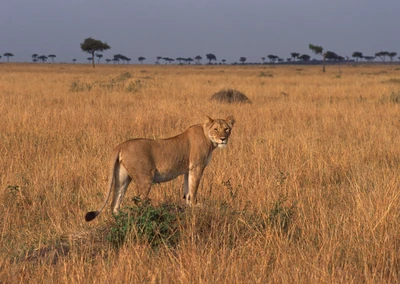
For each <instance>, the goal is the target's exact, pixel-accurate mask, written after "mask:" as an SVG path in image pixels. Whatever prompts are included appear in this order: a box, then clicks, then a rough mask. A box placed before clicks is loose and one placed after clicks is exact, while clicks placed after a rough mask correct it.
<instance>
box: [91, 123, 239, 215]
mask: <svg viewBox="0 0 400 284" xmlns="http://www.w3.org/2000/svg"><path fill="white" fill-rule="evenodd" d="M234 123H235V119H234V118H233V116H228V117H227V118H226V119H211V118H210V117H208V116H207V117H206V120H205V121H204V123H203V124H197V125H193V126H191V127H189V129H187V130H186V131H185V132H183V133H182V134H179V135H177V136H175V137H171V138H167V139H156V140H151V139H143V138H138V139H131V140H128V141H126V142H123V143H122V144H120V145H118V146H117V147H116V148H115V149H114V151H113V152H112V155H111V161H110V176H109V189H108V194H107V197H106V199H105V201H104V204H103V206H102V207H101V208H100V209H99V210H98V211H91V212H88V213H86V215H85V220H86V221H87V222H89V221H92V220H93V219H94V218H96V217H97V216H98V215H99V214H100V212H101V211H102V210H103V209H104V207H105V206H106V205H107V202H108V199H109V198H110V195H111V191H112V190H113V191H114V196H113V201H112V210H113V213H114V214H116V213H118V209H119V206H120V204H121V201H122V198H123V196H124V194H125V192H126V189H127V187H128V185H129V183H130V182H131V180H132V179H133V180H134V181H135V183H136V185H137V187H138V189H139V194H141V195H142V196H143V197H144V198H145V199H146V198H147V196H148V194H149V192H150V189H151V185H152V183H160V182H166V181H170V180H172V179H174V178H176V177H177V176H179V175H184V198H185V199H186V203H187V204H188V205H192V204H196V203H197V199H196V194H197V188H198V186H199V183H200V179H201V176H202V175H203V171H204V168H205V167H206V166H207V165H208V163H209V162H210V160H211V153H212V151H213V150H215V149H216V148H217V147H225V146H226V145H227V143H228V138H229V136H230V134H231V131H232V127H233V124H234Z"/></svg>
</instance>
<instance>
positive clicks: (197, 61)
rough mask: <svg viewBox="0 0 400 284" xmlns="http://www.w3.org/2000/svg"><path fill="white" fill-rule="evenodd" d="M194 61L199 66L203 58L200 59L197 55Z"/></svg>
mask: <svg viewBox="0 0 400 284" xmlns="http://www.w3.org/2000/svg"><path fill="white" fill-rule="evenodd" d="M194 59H195V60H196V64H197V65H199V64H201V63H200V61H201V60H202V59H203V57H201V56H200V55H197V56H196V57H195V58H194Z"/></svg>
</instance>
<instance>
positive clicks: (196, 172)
mask: <svg viewBox="0 0 400 284" xmlns="http://www.w3.org/2000/svg"><path fill="white" fill-rule="evenodd" d="M203 171H204V167H196V168H191V169H190V170H189V174H188V193H187V195H186V204H187V205H189V206H192V205H196V203H197V189H198V187H199V184H200V179H201V176H202V175H203ZM185 176H186V175H185Z"/></svg>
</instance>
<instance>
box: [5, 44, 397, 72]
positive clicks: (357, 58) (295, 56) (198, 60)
mask: <svg viewBox="0 0 400 284" xmlns="http://www.w3.org/2000/svg"><path fill="white" fill-rule="evenodd" d="M80 47H81V50H82V51H83V52H86V53H89V54H90V55H91V56H90V57H87V60H88V61H89V63H92V65H93V67H94V66H95V58H97V64H100V60H101V59H102V58H103V54H102V52H103V51H105V50H108V49H110V48H111V47H110V46H109V45H108V44H107V43H105V42H102V41H100V40H97V39H93V38H90V37H89V38H86V39H85V40H84V41H83V42H82V43H81V44H80ZM308 48H309V49H310V51H311V52H312V53H314V54H315V55H319V56H321V60H315V59H313V61H316V62H319V61H321V62H322V71H323V72H325V65H326V63H327V62H328V63H332V62H343V61H349V57H348V56H345V57H343V56H341V55H338V54H337V53H335V52H333V51H329V50H328V51H326V52H324V48H323V47H322V46H319V45H314V44H311V43H310V44H309V46H308ZM3 56H4V57H6V58H7V62H9V61H10V57H13V56H14V54H12V53H10V52H6V53H4V54H3ZM396 56H397V52H389V51H379V52H376V53H375V54H374V55H364V54H363V53H362V52H360V51H355V52H353V54H352V55H351V57H352V58H354V60H353V61H354V62H356V63H359V62H361V60H365V61H366V62H372V61H373V60H375V59H376V58H380V60H381V61H382V63H385V62H386V59H387V58H389V59H390V62H393V60H394V59H395V58H396ZM56 57H57V56H56V55H55V54H49V55H39V54H37V53H34V54H32V62H34V63H36V62H42V63H45V62H47V61H48V60H49V59H51V62H52V63H54V61H55V58H56ZM1 58H2V56H1V55H0V59H1ZM205 59H207V60H208V62H207V64H217V57H216V56H215V54H213V53H208V54H206V56H205ZM267 59H268V60H269V62H266V60H267ZM398 59H400V57H398ZM137 60H138V61H139V62H140V63H143V62H144V61H145V60H146V58H145V57H143V56H139V57H138V58H137ZM160 60H163V61H164V63H165V64H173V63H175V62H177V64H180V65H182V64H187V65H190V64H192V63H193V62H194V63H195V64H197V65H200V64H202V60H203V57H202V56H200V55H197V56H195V57H193V58H192V57H177V58H171V57H164V56H157V57H156V61H155V64H160ZM285 60H286V62H287V63H291V62H295V63H308V62H310V60H311V56H310V55H308V54H300V53H297V52H292V53H290V57H288V58H286V59H284V58H281V57H279V56H277V55H274V54H268V55H266V56H263V57H261V61H262V62H261V63H262V64H267V63H269V64H275V63H282V62H284V61H285ZM76 61H77V59H75V58H74V59H72V62H73V63H75V62H76ZM130 61H131V58H129V57H127V56H125V55H123V54H115V55H114V56H113V57H112V58H106V59H105V62H106V63H110V62H113V63H114V64H116V63H120V62H123V63H126V64H129V63H130ZM239 62H240V63H241V64H254V63H246V62H247V57H245V56H240V57H239ZM225 63H226V60H225V59H221V61H220V63H219V64H225ZM233 64H237V63H236V62H234V63H233ZM256 64H257V63H256Z"/></svg>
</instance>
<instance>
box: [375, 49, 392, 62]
mask: <svg viewBox="0 0 400 284" xmlns="http://www.w3.org/2000/svg"><path fill="white" fill-rule="evenodd" d="M375 56H378V57H380V58H381V59H382V62H383V63H385V58H386V56H389V51H380V52H377V53H375Z"/></svg>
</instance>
